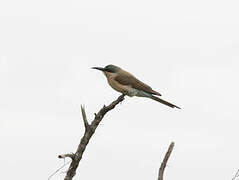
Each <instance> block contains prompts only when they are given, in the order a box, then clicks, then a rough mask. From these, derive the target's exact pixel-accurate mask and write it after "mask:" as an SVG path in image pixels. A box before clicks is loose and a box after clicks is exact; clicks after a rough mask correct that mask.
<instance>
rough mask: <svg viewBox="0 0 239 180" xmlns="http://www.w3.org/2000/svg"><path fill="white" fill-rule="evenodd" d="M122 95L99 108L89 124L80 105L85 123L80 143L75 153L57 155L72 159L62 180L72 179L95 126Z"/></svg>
mask: <svg viewBox="0 0 239 180" xmlns="http://www.w3.org/2000/svg"><path fill="white" fill-rule="evenodd" d="M124 96H125V95H123V94H122V95H121V96H119V97H118V99H117V100H115V101H113V102H112V103H111V104H110V105H108V106H105V105H104V106H103V108H102V109H100V111H99V112H98V113H97V114H95V118H94V120H93V121H92V123H91V124H90V125H89V123H88V121H87V118H86V113H85V108H84V107H83V106H81V112H82V116H83V121H84V125H85V133H84V135H83V137H82V138H81V141H80V144H79V145H78V148H77V151H76V153H75V154H65V155H64V154H63V155H60V156H58V157H59V158H64V157H70V158H71V159H72V161H71V164H70V167H69V168H68V170H67V173H66V176H65V178H64V180H72V178H73V177H74V176H75V174H76V169H77V167H78V165H79V163H80V160H81V159H82V155H83V153H84V151H85V149H86V146H87V144H88V143H89V141H90V139H91V137H92V135H93V134H94V132H95V130H96V128H97V127H98V125H99V123H100V122H101V120H102V119H103V118H104V115H105V114H106V113H107V112H108V111H110V110H112V109H114V108H115V106H116V105H117V104H119V103H120V102H122V101H123V100H124Z"/></svg>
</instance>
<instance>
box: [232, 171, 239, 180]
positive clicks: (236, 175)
mask: <svg viewBox="0 0 239 180" xmlns="http://www.w3.org/2000/svg"><path fill="white" fill-rule="evenodd" d="M237 177H239V169H238V170H237V172H236V174H235V175H234V177H233V178H232V180H234V179H236V178H237Z"/></svg>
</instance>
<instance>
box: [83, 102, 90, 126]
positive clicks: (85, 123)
mask: <svg viewBox="0 0 239 180" xmlns="http://www.w3.org/2000/svg"><path fill="white" fill-rule="evenodd" d="M81 114H82V118H83V121H84V125H85V128H88V127H89V123H88V121H87V117H86V113H85V107H84V106H81Z"/></svg>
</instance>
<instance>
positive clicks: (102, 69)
mask: <svg viewBox="0 0 239 180" xmlns="http://www.w3.org/2000/svg"><path fill="white" fill-rule="evenodd" d="M92 69H97V70H99V71H104V70H105V68H102V67H92Z"/></svg>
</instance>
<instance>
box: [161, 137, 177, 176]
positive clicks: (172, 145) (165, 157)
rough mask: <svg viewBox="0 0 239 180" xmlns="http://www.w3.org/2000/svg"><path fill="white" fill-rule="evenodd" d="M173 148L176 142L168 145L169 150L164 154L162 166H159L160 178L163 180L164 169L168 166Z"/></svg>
mask: <svg viewBox="0 0 239 180" xmlns="http://www.w3.org/2000/svg"><path fill="white" fill-rule="evenodd" d="M173 148H174V142H171V144H170V146H169V147H168V151H167V153H166V154H165V156H164V159H163V162H162V163H161V166H160V168H159V174H158V180H163V174H164V169H165V167H166V166H167V162H168V159H169V157H170V155H171V153H172V151H173Z"/></svg>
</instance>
